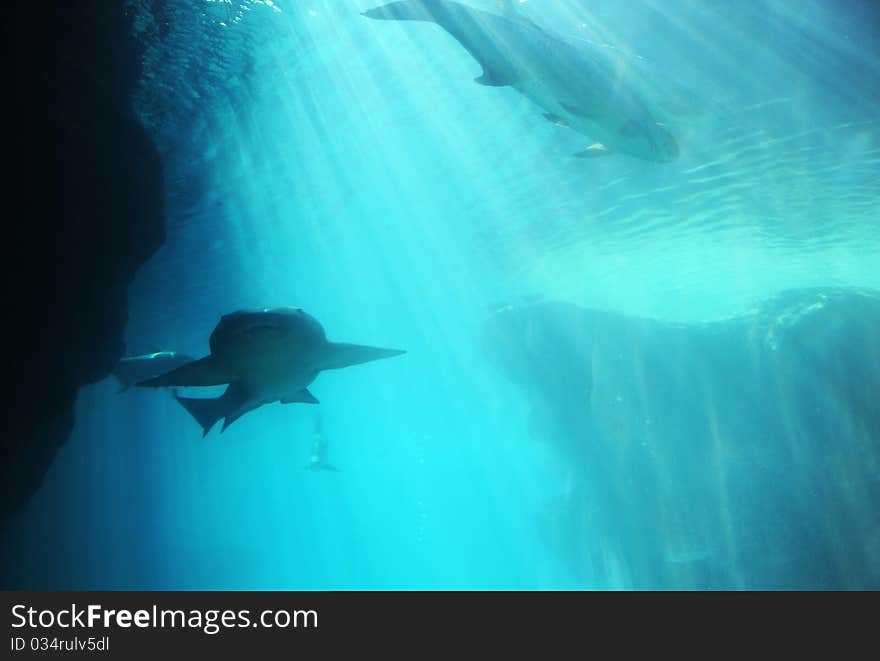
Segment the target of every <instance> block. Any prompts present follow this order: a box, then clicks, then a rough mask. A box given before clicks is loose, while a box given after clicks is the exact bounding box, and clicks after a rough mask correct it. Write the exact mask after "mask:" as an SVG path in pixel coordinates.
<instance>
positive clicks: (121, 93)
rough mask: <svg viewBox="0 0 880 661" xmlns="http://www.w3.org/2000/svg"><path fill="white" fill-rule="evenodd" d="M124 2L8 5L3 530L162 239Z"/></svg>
mask: <svg viewBox="0 0 880 661" xmlns="http://www.w3.org/2000/svg"><path fill="white" fill-rule="evenodd" d="M123 5H124V3H123V2H122V1H121V0H76V1H71V2H30V1H25V0H22V1H20V2H16V3H15V22H14V26H13V29H14V31H15V34H14V41H15V47H14V68H15V94H14V100H13V109H12V112H11V117H9V118H8V119H7V123H8V130H9V131H10V132H11V133H12V136H13V140H14V143H15V146H14V149H13V151H12V158H11V168H12V171H13V172H14V174H15V178H14V180H13V182H12V190H11V194H12V197H13V201H14V202H16V204H14V205H12V207H11V208H12V209H13V212H12V213H11V214H10V215H9V216H7V226H8V227H10V228H11V229H12V230H13V231H12V236H13V237H14V240H13V241H12V242H11V244H10V245H8V246H7V254H9V253H11V262H10V263H9V267H10V274H11V275H10V276H8V279H7V286H8V289H9V294H8V296H9V301H8V303H7V304H6V305H5V306H4V307H5V308H6V310H7V313H8V314H7V315H6V317H7V319H6V322H5V325H6V331H7V343H6V354H7V356H8V357H9V362H8V363H7V374H8V375H9V384H10V385H11V386H12V398H11V400H8V401H7V403H6V407H7V408H6V416H7V419H8V420H9V423H10V424H7V425H6V428H5V429H4V435H3V441H2V455H0V467H2V476H0V484H2V489H3V493H2V506H0V507H2V510H0V521H6V520H7V517H8V516H9V515H10V514H11V513H12V512H14V511H15V510H17V509H19V508H20V507H21V506H22V505H23V503H25V502H26V500H27V498H28V497H29V495H30V494H31V493H33V491H34V490H35V489H36V488H37V487H38V486H39V484H40V482H41V480H42V477H43V475H44V473H45V472H46V470H47V468H48V466H49V465H50V464H51V462H52V459H53V457H54V456H55V453H56V451H57V449H58V447H59V446H60V445H61V444H63V443H64V441H65V440H66V438H67V436H68V434H69V432H70V429H71V427H72V425H73V405H74V402H75V398H76V393H77V389H78V388H79V387H80V386H82V385H84V384H87V383H91V382H94V381H97V380H99V379H102V378H104V377H105V376H106V375H107V374H108V373H109V372H110V370H111V369H112V368H113V366H114V364H115V363H116V361H117V360H118V359H119V357H120V356H121V355H122V353H123V328H124V325H125V321H126V316H127V313H126V300H125V289H126V286H127V284H128V283H129V282H130V280H131V279H132V277H133V276H134V273H135V271H136V270H137V269H138V267H139V266H140V265H141V264H143V263H144V261H146V260H147V259H148V258H149V257H150V256H151V255H152V254H153V253H154V252H155V251H156V249H157V248H158V247H159V246H160V245H161V244H162V242H163V240H164V231H165V230H164V200H163V186H162V172H161V165H160V160H159V155H158V153H157V151H156V149H155V147H154V146H153V144H152V142H151V140H150V138H149V137H148V135H147V134H146V132H145V131H144V129H143V127H142V126H141V124H140V123H139V122H138V119H137V118H136V116H135V114H134V112H133V109H132V94H133V92H134V91H135V87H136V85H137V82H138V78H139V73H140V67H139V55H138V50H137V47H136V44H135V42H134V39H133V37H132V33H131V29H130V25H129V19H128V17H127V16H126V15H125V12H124V10H123Z"/></svg>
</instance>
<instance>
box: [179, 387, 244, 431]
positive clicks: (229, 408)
mask: <svg viewBox="0 0 880 661" xmlns="http://www.w3.org/2000/svg"><path fill="white" fill-rule="evenodd" d="M174 399H176V400H177V401H178V402H179V403H180V405H181V406H182V407H183V408H185V409H186V410H187V412H188V413H189V414H190V415H191V416H192V417H193V418H195V420H196V422H198V423H199V425H200V426H201V427H202V436H207V435H208V432H209V431H211V427H213V426H214V425H215V424H217V421H218V420H220V418H223V419H224V420H223V429H221V430H220V431H221V433H222V432H223V431H225V430H226V428H227V427H228V426H229V425H231V424H232V423H233V422H235V421H236V420H238V418H240V417H241V416H242V415H244V414H245V413H247V411H250V410H252V408H253V407H250V408H245V407H244V404H245V403H246V400H247V397H246V396H245V395H244V393H243V392H242V389H241V388H237V387H235V384H230V385H229V387H228V388H227V389H226V392H224V393H223V394H222V395H221V396H220V397H207V398H199V397H181V396H179V395H178V394H177V391H176V390H175V391H174Z"/></svg>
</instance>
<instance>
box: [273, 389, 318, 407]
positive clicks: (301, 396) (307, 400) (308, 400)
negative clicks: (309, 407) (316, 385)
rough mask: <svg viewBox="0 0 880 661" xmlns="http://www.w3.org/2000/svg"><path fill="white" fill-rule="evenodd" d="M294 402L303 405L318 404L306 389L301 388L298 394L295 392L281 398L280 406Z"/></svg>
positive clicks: (315, 398) (316, 399)
mask: <svg viewBox="0 0 880 661" xmlns="http://www.w3.org/2000/svg"><path fill="white" fill-rule="evenodd" d="M296 402H301V403H303V404H320V403H321V402H319V401H318V398H317V397H315V396H314V395H313V394H312V393H310V392H309V389H308V388H303V389H302V390H300V391H299V392H296V393H294V394H292V395H288V396H287V397H283V398H282V399H281V403H282V404H294V403H296Z"/></svg>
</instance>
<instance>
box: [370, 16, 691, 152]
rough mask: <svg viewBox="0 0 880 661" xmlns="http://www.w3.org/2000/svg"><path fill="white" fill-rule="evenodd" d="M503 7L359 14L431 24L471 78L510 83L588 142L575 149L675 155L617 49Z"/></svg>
mask: <svg viewBox="0 0 880 661" xmlns="http://www.w3.org/2000/svg"><path fill="white" fill-rule="evenodd" d="M506 6H507V8H508V9H507V11H505V13H504V15H499V14H492V13H489V12H485V11H480V10H477V9H472V8H470V7H467V6H466V5H463V4H461V3H458V2H451V1H450V0H404V1H402V2H391V3H389V4H386V5H383V6H381V7H376V8H374V9H370V10H368V11H366V12H364V13H363V15H364V16H366V17H368V18H372V19H378V20H397V21H427V22H430V23H436V24H437V25H439V26H440V27H442V28H443V29H444V30H446V32H448V33H449V34H451V35H452V36H453V37H454V38H455V39H456V40H457V41H458V42H459V43H460V44H461V45H462V46H463V47H464V48H465V50H467V52H468V53H470V54H471V55H472V56H473V57H474V59H475V60H477V62H479V64H480V65H481V66H482V67H483V72H482V74H481V75H480V76H478V77H477V78H475V81H476V82H477V83H479V84H480V85H487V86H490V87H504V86H510V87H512V88H513V89H515V90H516V91H517V92H519V93H520V94H522V95H523V96H525V97H527V98H528V99H530V100H531V101H532V102H534V103H535V104H537V105H538V106H540V107H541V108H542V109H543V110H544V111H545V113H544V117H545V118H546V119H547V120H549V121H551V122H553V123H554V124H558V125H560V126H565V127H569V128H571V129H573V130H574V131H577V132H578V133H580V134H582V135H584V136H586V137H587V138H589V139H590V140H593V141H595V142H594V143H593V144H591V145H590V146H589V147H587V148H586V149H585V150H583V151H581V152H578V153H577V154H575V156H578V157H582V158H592V157H596V156H604V155H607V154H612V153H615V152H617V153H623V154H628V155H630V156H634V157H636V158H639V159H642V160H646V161H653V162H659V163H665V162H669V161H673V160H675V159H676V158H678V155H679V146H678V142H677V140H676V139H675V137H674V136H673V135H672V134H671V133H670V132H669V131H668V130H667V128H665V127H664V126H663V125H661V124H660V123H659V122H658V120H657V117H658V116H660V117H663V116H664V113H663V111H662V109H661V108H660V107H659V106H655V105H653V104H652V103H651V102H650V101H649V99H648V98H647V97H646V96H644V95H643V94H641V93H640V91H639V90H640V89H641V88H642V87H643V86H642V85H640V84H639V83H640V82H641V80H642V79H641V78H640V76H639V75H638V74H636V73H633V75H632V76H631V77H627V76H623V77H622V76H621V67H620V66H619V64H620V63H619V56H620V53H619V51H616V49H612V48H609V47H603V46H601V45H599V44H591V43H589V42H584V43H579V44H577V45H575V44H572V43H569V42H567V41H564V40H562V39H560V38H559V37H557V36H555V35H553V34H551V33H550V32H548V31H547V30H544V29H542V28H541V27H539V26H538V25H537V24H535V23H534V22H532V21H530V20H529V19H527V18H525V17H521V16H519V15H517V14H516V13H515V12H514V11H513V10H512V5H511V4H510V3H506Z"/></svg>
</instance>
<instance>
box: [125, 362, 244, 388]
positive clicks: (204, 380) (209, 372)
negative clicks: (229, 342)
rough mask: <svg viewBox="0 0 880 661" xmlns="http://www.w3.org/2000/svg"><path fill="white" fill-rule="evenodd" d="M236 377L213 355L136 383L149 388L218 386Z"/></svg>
mask: <svg viewBox="0 0 880 661" xmlns="http://www.w3.org/2000/svg"><path fill="white" fill-rule="evenodd" d="M235 379H236V375H235V374H233V373H232V372H231V371H230V370H229V369H228V368H227V367H225V366H224V365H221V364H219V362H218V361H217V360H216V359H215V358H214V357H213V356H205V357H204V358H202V359H200V360H194V361H193V362H191V363H187V364H186V365H183V366H181V367H178V368H177V369H174V370H171V371H170V372H168V373H166V374H162V375H161V376H157V377H155V378H153V379H147V380H146V381H141V382H140V383H137V384H135V385H138V386H142V387H148V388H164V387H166V386H218V385H221V384H223V383H230V382H232V381H234V380H235Z"/></svg>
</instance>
